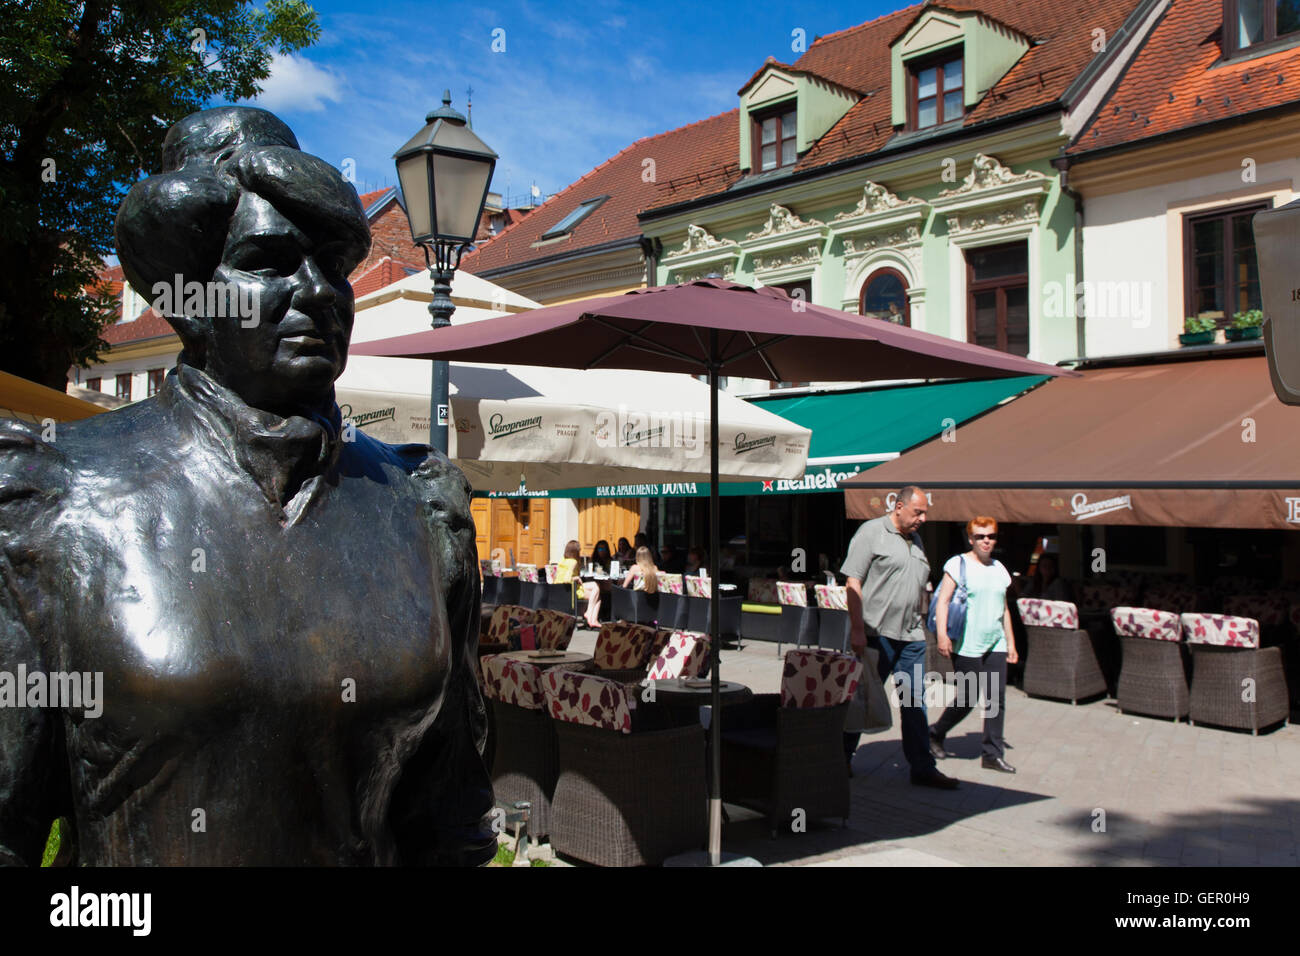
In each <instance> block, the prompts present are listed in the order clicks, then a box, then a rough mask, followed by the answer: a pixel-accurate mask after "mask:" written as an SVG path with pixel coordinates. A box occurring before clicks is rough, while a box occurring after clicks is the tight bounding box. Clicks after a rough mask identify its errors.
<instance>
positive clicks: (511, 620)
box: [487, 604, 533, 651]
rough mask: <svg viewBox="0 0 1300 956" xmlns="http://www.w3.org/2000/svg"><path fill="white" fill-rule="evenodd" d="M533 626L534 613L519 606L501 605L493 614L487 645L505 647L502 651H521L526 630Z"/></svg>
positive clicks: (489, 625)
mask: <svg viewBox="0 0 1300 956" xmlns="http://www.w3.org/2000/svg"><path fill="white" fill-rule="evenodd" d="M532 626H533V612H532V611H531V610H530V609H528V608H526V607H520V606H519V605H517V604H501V605H498V606H497V608H496V610H495V611H493V612H492V620H491V622H490V623H489V624H488V633H487V643H489V644H499V645H503V646H502V648H501V649H502V650H512V649H513V650H516V651H517V650H519V649H520V648H521V646H522V635H523V630H524V628H527V627H532Z"/></svg>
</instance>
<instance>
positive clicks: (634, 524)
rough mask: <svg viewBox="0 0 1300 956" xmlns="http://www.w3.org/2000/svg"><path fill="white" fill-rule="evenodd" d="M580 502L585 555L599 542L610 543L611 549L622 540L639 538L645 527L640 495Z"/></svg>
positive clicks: (579, 513)
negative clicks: (642, 523)
mask: <svg viewBox="0 0 1300 956" xmlns="http://www.w3.org/2000/svg"><path fill="white" fill-rule="evenodd" d="M577 505H578V543H579V544H580V545H581V546H582V553H583V554H591V552H592V550H593V549H594V548H595V547H596V542H597V541H600V540H602V539H603V540H605V541H607V542H609V550H610V552H611V553H612V552H614V551H616V550H618V539H619V538H627V540H628V541H633V540H635V539H636V532H637V529H638V528H640V527H641V499H640V498H583V499H581V500H579V501H578V502H577Z"/></svg>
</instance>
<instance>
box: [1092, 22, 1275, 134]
mask: <svg viewBox="0 0 1300 956" xmlns="http://www.w3.org/2000/svg"><path fill="white" fill-rule="evenodd" d="M1222 20H1223V3H1222V0H1173V2H1172V3H1171V4H1170V6H1169V9H1168V10H1167V11H1165V14H1164V16H1163V17H1162V18H1161V20H1160V22H1159V23H1158V24H1156V26H1155V29H1154V30H1152V31H1151V35H1150V36H1149V37H1148V38H1147V40H1146V42H1145V43H1144V44H1143V47H1142V49H1141V50H1139V51H1138V53H1137V55H1136V56H1135V57H1134V58H1133V60H1132V62H1130V63H1129V66H1128V68H1127V70H1126V71H1125V73H1124V76H1123V77H1122V78H1121V80H1120V82H1119V85H1118V86H1117V87H1116V88H1115V89H1114V91H1113V92H1112V93H1111V95H1110V96H1109V97H1108V98H1107V99H1106V101H1105V102H1103V103H1102V105H1101V108H1100V109H1099V110H1098V111H1097V115H1096V116H1095V117H1094V118H1093V119H1092V121H1091V122H1090V123H1089V124H1088V126H1086V127H1084V129H1083V131H1082V132H1081V133H1080V134H1079V136H1078V137H1077V138H1076V139H1075V142H1074V143H1073V144H1072V145H1071V146H1070V148H1069V150H1068V151H1067V152H1069V153H1070V154H1073V155H1078V154H1080V153H1086V152H1088V151H1091V150H1096V149H1105V148H1106V147H1110V146H1116V145H1119V144H1121V143H1135V142H1140V141H1141V140H1143V139H1147V138H1150V137H1152V136H1160V135H1162V134H1166V133H1172V132H1177V131H1179V130H1187V129H1191V128H1194V127H1196V126H1200V125H1202V124H1205V123H1212V122H1214V121H1216V120H1221V119H1227V118H1230V117H1234V116H1241V115H1243V114H1246V113H1251V112H1254V111H1256V110H1264V109H1269V108H1271V107H1275V106H1282V105H1285V104H1287V103H1296V102H1297V101H1300V47H1292V48H1291V49H1285V50H1278V51H1277V52H1274V53H1269V54H1266V55H1263V56H1258V57H1254V58H1251V59H1248V60H1238V61H1236V62H1227V63H1223V64H1221V65H1218V66H1216V65H1215V64H1216V63H1218V61H1219V57H1220V52H1221V48H1220V42H1221V39H1220V32H1221V28H1222Z"/></svg>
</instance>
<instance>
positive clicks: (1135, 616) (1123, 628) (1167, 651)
mask: <svg viewBox="0 0 1300 956" xmlns="http://www.w3.org/2000/svg"><path fill="white" fill-rule="evenodd" d="M1110 619H1111V623H1112V624H1113V625H1114V627H1115V633H1116V634H1117V635H1119V638H1120V640H1121V641H1122V642H1123V647H1124V660H1123V664H1122V665H1121V667H1120V672H1119V687H1118V689H1117V691H1116V695H1115V696H1116V700H1117V702H1118V709H1119V712H1120V713H1121V714H1147V715H1149V716H1152V717H1172V718H1173V719H1174V721H1175V722H1177V721H1178V720H1180V719H1181V718H1183V717H1186V716H1187V702H1188V690H1187V660H1186V655H1185V653H1184V650H1183V646H1182V644H1180V643H1179V641H1181V639H1182V636H1183V627H1182V624H1181V623H1180V621H1179V618H1178V615H1177V614H1175V613H1173V612H1172V611H1161V610H1157V609H1155V608H1145V607H1117V608H1112V609H1111V612H1110Z"/></svg>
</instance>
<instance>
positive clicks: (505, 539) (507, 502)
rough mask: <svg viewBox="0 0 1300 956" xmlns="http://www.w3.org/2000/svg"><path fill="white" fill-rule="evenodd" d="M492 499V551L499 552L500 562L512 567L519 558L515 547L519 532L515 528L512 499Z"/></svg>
mask: <svg viewBox="0 0 1300 956" xmlns="http://www.w3.org/2000/svg"><path fill="white" fill-rule="evenodd" d="M491 501H492V531H491V542H492V553H493V554H496V553H497V552H498V551H499V552H500V557H501V562H502V564H504V565H505V566H506V567H508V568H509V567H513V566H514V563H515V562H516V561H518V560H519V554H518V548H517V547H516V544H517V541H518V538H519V534H518V532H517V530H516V525H517V524H518V522H516V520H515V514H514V509H513V508H512V507H511V504H512V501H511V499H509V498H493V499H491Z"/></svg>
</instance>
